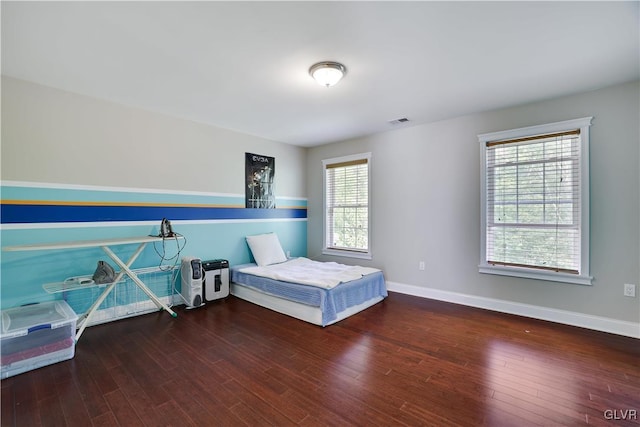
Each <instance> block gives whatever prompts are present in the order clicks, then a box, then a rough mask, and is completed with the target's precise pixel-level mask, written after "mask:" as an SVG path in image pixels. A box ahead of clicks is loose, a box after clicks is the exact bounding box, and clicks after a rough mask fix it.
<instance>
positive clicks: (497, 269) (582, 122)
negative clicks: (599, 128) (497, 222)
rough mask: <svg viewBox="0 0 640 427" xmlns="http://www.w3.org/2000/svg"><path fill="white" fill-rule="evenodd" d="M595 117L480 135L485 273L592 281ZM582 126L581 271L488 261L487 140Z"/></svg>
mask: <svg viewBox="0 0 640 427" xmlns="http://www.w3.org/2000/svg"><path fill="white" fill-rule="evenodd" d="M592 119H593V117H583V118H579V119H573V120H565V121H562V122H555V123H548V124H543V125H537V126H529V127H523V128H518V129H511V130H505V131H498V132H491V133H484V134H480V135H478V141H479V142H480V200H481V206H480V217H481V218H480V220H481V226H480V234H481V237H480V264H479V265H478V271H479V272H480V273H485V274H497V275H502V276H513V277H522V278H528V279H539V280H548V281H553V282H563V283H571V284H578V285H591V284H592V280H593V277H591V276H590V270H589V268H590V265H589V261H590V260H589V258H590V241H589V229H590V226H589V207H590V203H589V129H590V126H591V121H592ZM576 129H579V130H580V144H579V156H580V159H579V166H580V173H579V195H580V232H579V235H580V265H579V268H578V273H577V274H573V273H566V272H561V271H552V270H543V269H538V268H531V267H516V266H508V265H494V264H490V263H489V262H487V225H488V224H487V221H488V220H489V212H488V208H489V203H488V194H487V191H488V188H487V179H488V175H487V143H488V142H496V141H501V140H511V139H518V138H526V137H534V136H538V135H545V134H552V133H559V132H566V131H571V130H576Z"/></svg>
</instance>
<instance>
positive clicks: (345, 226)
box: [323, 156, 369, 253]
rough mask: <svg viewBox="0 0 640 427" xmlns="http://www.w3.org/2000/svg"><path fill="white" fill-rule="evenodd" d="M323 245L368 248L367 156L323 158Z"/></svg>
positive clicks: (331, 248)
mask: <svg viewBox="0 0 640 427" xmlns="http://www.w3.org/2000/svg"><path fill="white" fill-rule="evenodd" d="M323 163H324V170H325V209H326V210H325V249H329V250H339V251H352V252H362V253H368V252H369V156H364V157H358V156H355V157H349V158H340V159H332V160H326V161H324V162H323Z"/></svg>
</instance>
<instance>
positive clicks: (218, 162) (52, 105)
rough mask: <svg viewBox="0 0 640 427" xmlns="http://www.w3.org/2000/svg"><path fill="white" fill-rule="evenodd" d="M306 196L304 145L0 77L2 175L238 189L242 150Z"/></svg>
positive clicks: (285, 190)
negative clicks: (271, 160) (268, 161)
mask: <svg viewBox="0 0 640 427" xmlns="http://www.w3.org/2000/svg"><path fill="white" fill-rule="evenodd" d="M245 152H252V153H256V154H262V155H267V156H272V157H275V158H276V177H275V179H276V191H277V195H278V196H290V197H304V196H305V195H306V188H305V177H306V174H305V170H304V166H305V155H306V153H305V150H304V149H303V148H300V147H295V146H292V145H287V144H283V143H280V142H275V141H269V140H265V139H262V138H258V137H254V136H251V135H246V134H241V133H238V132H233V131H229V130H225V129H221V128H215V127H212V126H209V125H205V124H201V123H196V122H193V121H189V120H183V119H179V118H175V117H170V116H166V115H162V114H158V113H154V112H149V111H145V110H141V109H137V108H132V107H127V106H124V105H120V104H115V103H112V102H106V101H103V100H99V99H95V98H90V97H87V96H81V95H77V94H73V93H69V92H64V91H60V90H56V89H52V88H48V87H45V86H40V85H36V84H32V83H28V82H25V81H22V80H16V79H13V78H9V77H5V76H3V77H2V175H1V176H2V179H3V180H13V181H34V182H49V183H65V184H83V185H102V186H113V187H134V188H153V189H163V190H168V189H171V190H181V191H184V190H189V191H205V192H224V193H236V194H244V153H245Z"/></svg>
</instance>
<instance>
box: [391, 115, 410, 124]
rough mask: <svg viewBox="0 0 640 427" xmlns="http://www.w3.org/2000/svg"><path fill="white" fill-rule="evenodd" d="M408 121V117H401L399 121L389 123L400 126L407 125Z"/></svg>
mask: <svg viewBox="0 0 640 427" xmlns="http://www.w3.org/2000/svg"><path fill="white" fill-rule="evenodd" d="M408 121H409V119H407V118H406V117H401V118H399V119H394V120H389V123H391V124H392V125H399V124H401V123H406V122H408Z"/></svg>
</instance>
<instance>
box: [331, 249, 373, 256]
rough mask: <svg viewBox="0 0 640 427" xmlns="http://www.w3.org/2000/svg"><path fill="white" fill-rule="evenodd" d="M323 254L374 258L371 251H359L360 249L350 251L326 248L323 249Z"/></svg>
mask: <svg viewBox="0 0 640 427" xmlns="http://www.w3.org/2000/svg"><path fill="white" fill-rule="evenodd" d="M322 254H323V255H331V256H341V257H346V258H358V259H373V257H372V256H371V251H369V252H358V251H349V250H346V249H345V250H340V249H331V248H324V249H322Z"/></svg>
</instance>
